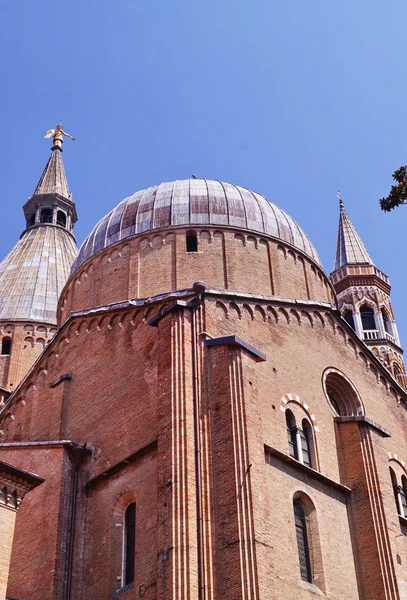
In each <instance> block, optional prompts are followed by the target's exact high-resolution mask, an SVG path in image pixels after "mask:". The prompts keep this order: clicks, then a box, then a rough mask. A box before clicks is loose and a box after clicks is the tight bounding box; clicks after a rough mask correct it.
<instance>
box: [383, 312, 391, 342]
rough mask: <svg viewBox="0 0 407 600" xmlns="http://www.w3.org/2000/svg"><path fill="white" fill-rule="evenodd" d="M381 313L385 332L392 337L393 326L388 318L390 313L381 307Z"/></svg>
mask: <svg viewBox="0 0 407 600" xmlns="http://www.w3.org/2000/svg"><path fill="white" fill-rule="evenodd" d="M381 313H382V317H383V323H384V329H385V331H386V333H388V334H389V335H391V336H392V337H393V326H392V322H391V319H390V315H389V313H388V312H387V310H385V309H384V308H382V310H381Z"/></svg>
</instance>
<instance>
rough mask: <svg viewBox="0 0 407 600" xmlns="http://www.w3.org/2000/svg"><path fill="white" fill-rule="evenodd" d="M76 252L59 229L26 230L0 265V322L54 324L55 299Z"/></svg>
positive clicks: (62, 285) (40, 228)
mask: <svg viewBox="0 0 407 600" xmlns="http://www.w3.org/2000/svg"><path fill="white" fill-rule="evenodd" d="M77 253H78V249H77V247H76V244H75V240H74V238H73V237H72V235H71V234H70V233H68V232H67V231H66V230H65V229H63V228H62V227H55V226H53V225H49V226H46V225H41V226H39V227H32V228H30V229H28V230H27V231H26V232H25V233H24V235H23V237H22V238H21V239H20V241H19V242H18V243H17V244H16V245H15V246H14V248H13V249H12V250H11V252H10V253H9V254H8V255H7V256H6V258H5V259H4V260H3V262H2V263H0V320H3V321H4V320H8V321H15V320H21V319H24V320H25V319H28V320H32V321H37V322H38V321H39V322H44V323H56V311H57V303H58V298H59V295H60V293H61V291H62V288H63V287H64V285H65V283H66V280H67V279H68V276H69V272H70V270H71V265H72V263H73V261H74V260H75V258H76V256H77Z"/></svg>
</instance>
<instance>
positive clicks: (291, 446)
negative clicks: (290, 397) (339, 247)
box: [285, 409, 298, 459]
mask: <svg viewBox="0 0 407 600" xmlns="http://www.w3.org/2000/svg"><path fill="white" fill-rule="evenodd" d="M285 422H286V424H287V435H288V451H289V454H290V456H292V457H293V458H297V459H298V450H297V439H296V438H297V426H296V423H295V417H294V415H293V413H292V412H291V410H288V409H287V410H286V411H285Z"/></svg>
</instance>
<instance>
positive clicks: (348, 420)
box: [334, 415, 391, 438]
mask: <svg viewBox="0 0 407 600" xmlns="http://www.w3.org/2000/svg"><path fill="white" fill-rule="evenodd" d="M334 421H335V423H365V424H366V425H369V426H370V427H372V429H376V431H378V432H379V433H380V434H381V435H382V436H383V437H386V438H388V437H391V432H390V431H389V430H388V429H386V428H385V427H383V426H382V425H379V423H376V422H375V421H373V420H372V419H370V418H369V417H366V416H365V415H358V416H349V417H334Z"/></svg>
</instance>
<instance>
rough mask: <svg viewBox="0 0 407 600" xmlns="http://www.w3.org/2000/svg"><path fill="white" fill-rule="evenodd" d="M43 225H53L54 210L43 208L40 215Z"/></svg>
mask: <svg viewBox="0 0 407 600" xmlns="http://www.w3.org/2000/svg"><path fill="white" fill-rule="evenodd" d="M40 221H41V223H52V208H43V209H42V210H41V215H40Z"/></svg>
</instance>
